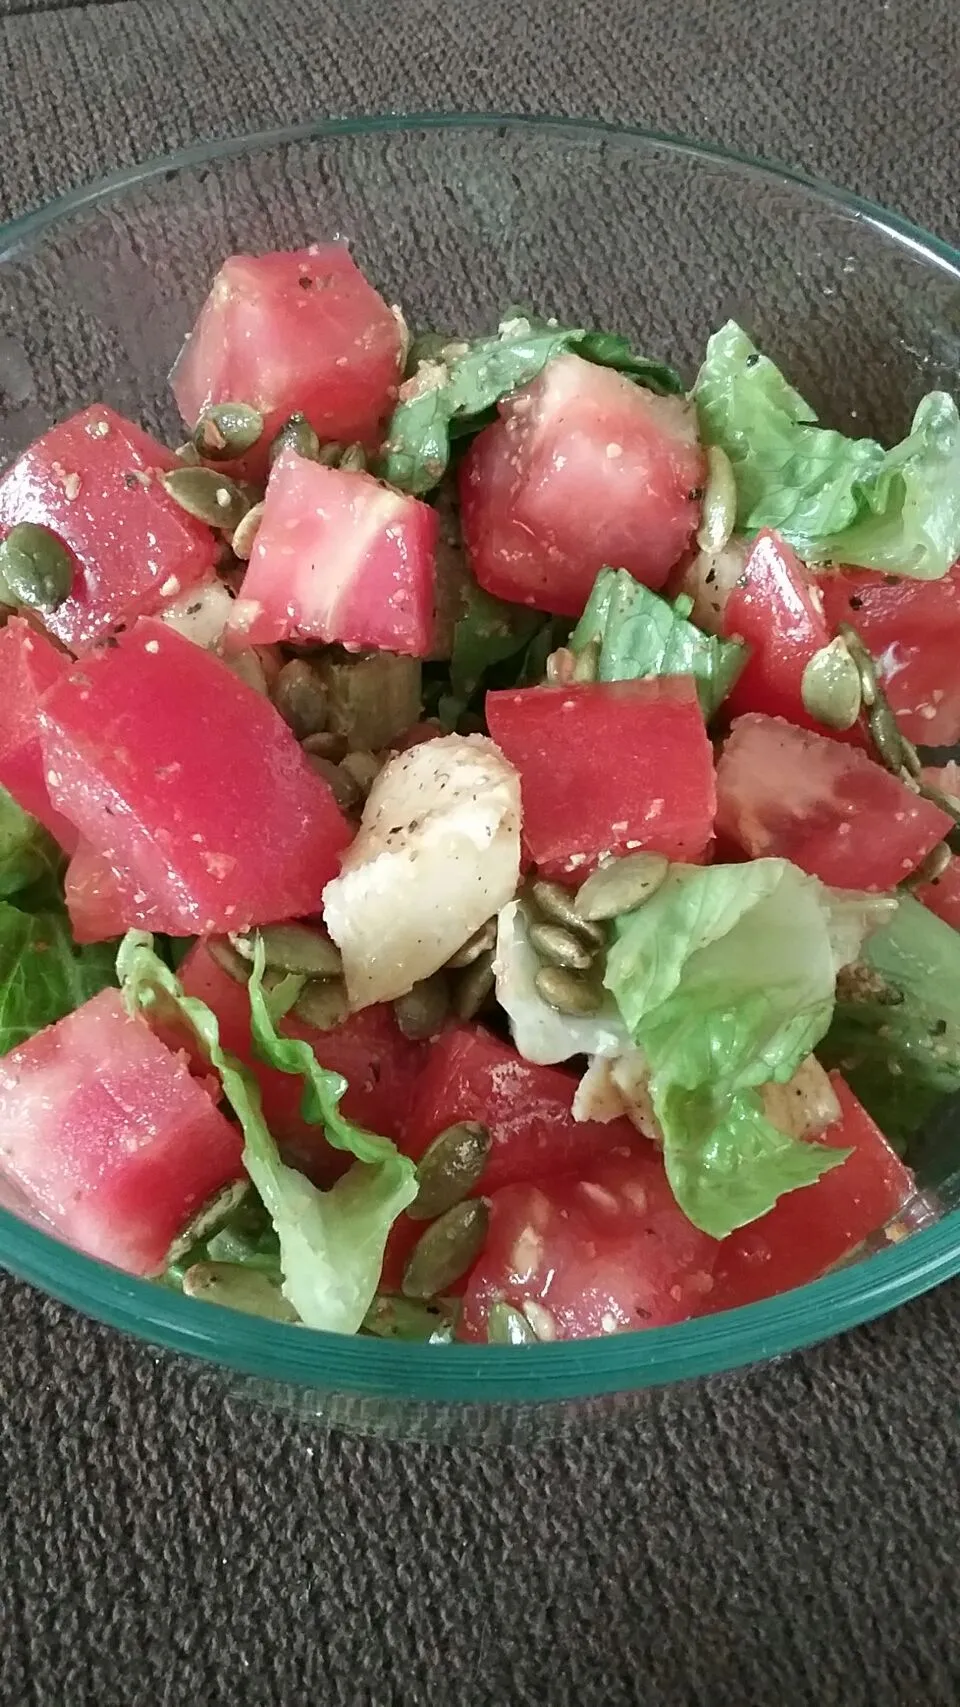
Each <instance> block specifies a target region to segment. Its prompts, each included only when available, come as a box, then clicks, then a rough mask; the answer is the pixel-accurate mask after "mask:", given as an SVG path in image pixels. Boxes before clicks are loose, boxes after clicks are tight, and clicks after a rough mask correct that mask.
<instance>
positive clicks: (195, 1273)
mask: <svg viewBox="0 0 960 1707" xmlns="http://www.w3.org/2000/svg"><path fill="white" fill-rule="evenodd" d="M183 1290H184V1292H185V1293H186V1295H187V1297H188V1298H202V1299H203V1301H204V1303H206V1304H222V1305H223V1306H224V1307H225V1308H226V1309H228V1310H242V1311H243V1312H244V1313H245V1314H246V1315H248V1316H265V1317H266V1318H267V1320H268V1321H271V1322H299V1320H300V1317H299V1316H298V1315H297V1312H296V1310H295V1309H294V1307H293V1305H292V1304H290V1303H288V1301H287V1299H286V1298H284V1296H283V1293H282V1292H281V1290H280V1281H279V1280H278V1279H275V1278H274V1276H273V1275H271V1274H264V1272H263V1270H262V1269H256V1268H245V1267H242V1266H241V1264H240V1263H234V1262H195V1263H193V1265H192V1266H191V1267H190V1268H188V1269H187V1272H186V1274H185V1275H184V1277H183Z"/></svg>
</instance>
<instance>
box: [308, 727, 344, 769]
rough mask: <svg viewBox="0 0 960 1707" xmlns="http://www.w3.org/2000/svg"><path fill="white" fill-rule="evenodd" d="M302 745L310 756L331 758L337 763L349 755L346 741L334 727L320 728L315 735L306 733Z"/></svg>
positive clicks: (331, 760) (333, 762) (332, 762)
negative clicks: (337, 733)
mask: <svg viewBox="0 0 960 1707" xmlns="http://www.w3.org/2000/svg"><path fill="white" fill-rule="evenodd" d="M300 745H301V747H302V748H303V750H304V752H305V753H306V755H307V757H308V758H316V759H329V760H330V762H331V764H335V765H338V764H339V763H340V761H341V760H342V759H344V758H346V755H347V743H346V741H345V740H344V738H343V736H342V735H335V734H334V733H333V730H332V729H318V730H317V733H316V734H315V735H305V736H304V738H303V740H302V741H301V743H300Z"/></svg>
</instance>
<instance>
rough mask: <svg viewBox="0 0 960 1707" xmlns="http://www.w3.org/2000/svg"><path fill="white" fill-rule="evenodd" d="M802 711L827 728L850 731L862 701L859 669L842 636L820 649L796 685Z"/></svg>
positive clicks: (858, 714)
mask: <svg viewBox="0 0 960 1707" xmlns="http://www.w3.org/2000/svg"><path fill="white" fill-rule="evenodd" d="M800 694H801V698H802V699H803V704H804V707H805V709H806V710H807V711H808V712H809V713H810V716H811V717H814V718H816V721H817V722H818V723H822V724H824V725H825V727H826V728H827V729H852V728H853V725H854V724H855V723H856V721H857V718H858V717H859V716H860V706H861V703H862V700H863V688H862V684H861V675H860V668H859V665H858V664H857V661H856V659H855V658H854V657H853V656H852V655H851V652H850V648H849V647H848V645H847V643H846V641H845V640H844V639H843V638H842V637H838V638H837V639H836V640H831V642H830V644H829V646H821V648H820V650H819V652H815V653H814V654H813V657H812V658H811V659H810V661H809V663H808V664H807V666H806V668H805V670H804V672H803V676H802V678H801V682H800Z"/></svg>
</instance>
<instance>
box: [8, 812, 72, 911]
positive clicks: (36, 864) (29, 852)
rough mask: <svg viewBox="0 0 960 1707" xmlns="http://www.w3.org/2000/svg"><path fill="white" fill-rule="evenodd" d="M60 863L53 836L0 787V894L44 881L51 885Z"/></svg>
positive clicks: (9, 893) (23, 888) (59, 855)
mask: <svg viewBox="0 0 960 1707" xmlns="http://www.w3.org/2000/svg"><path fill="white" fill-rule="evenodd" d="M62 865H63V854H62V853H61V851H60V849H59V848H58V847H57V844H56V842H55V841H54V839H53V837H52V836H51V835H50V834H49V833H48V832H47V831H46V830H45V829H44V827H43V825H42V824H38V823H37V820H36V818H31V816H30V814H29V812H25V811H24V810H23V807H22V806H18V805H17V802H16V801H15V800H14V798H13V795H12V794H8V793H7V790H6V789H5V788H0V896H9V895H16V894H18V893H21V892H22V891H23V890H25V889H27V888H29V887H31V886H35V885H36V884H38V883H44V882H47V883H49V884H50V886H51V888H52V886H53V884H54V883H55V881H56V879H57V877H58V874H59V871H60V868H61V866H62Z"/></svg>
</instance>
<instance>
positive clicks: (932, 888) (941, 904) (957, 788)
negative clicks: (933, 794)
mask: <svg viewBox="0 0 960 1707" xmlns="http://www.w3.org/2000/svg"><path fill="white" fill-rule="evenodd" d="M923 774H924V777H925V779H926V781H927V782H929V783H932V784H933V786H934V788H939V789H940V791H941V793H943V794H949V795H951V796H952V797H953V799H954V800H960V765H958V764H957V763H956V762H955V761H954V760H951V762H950V763H949V764H948V765H941V766H939V767H938V766H935V765H927V766H925V767H924V772H923ZM913 893H914V895H915V896H916V899H917V900H918V901H922V902H923V905H924V906H925V907H929V908H930V911H931V913H936V915H937V917H938V918H940V919H942V920H943V922H944V924H947V925H952V926H953V928H954V930H958V931H960V859H957V857H956V855H954V857H953V859H952V860H951V861H950V863H949V865H948V866H947V867H946V869H945V870H944V871H943V872H941V874H940V876H939V877H935V878H934V880H933V882H932V883H920V884H918V885H917V887H916V889H915V890H914V892H913Z"/></svg>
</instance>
